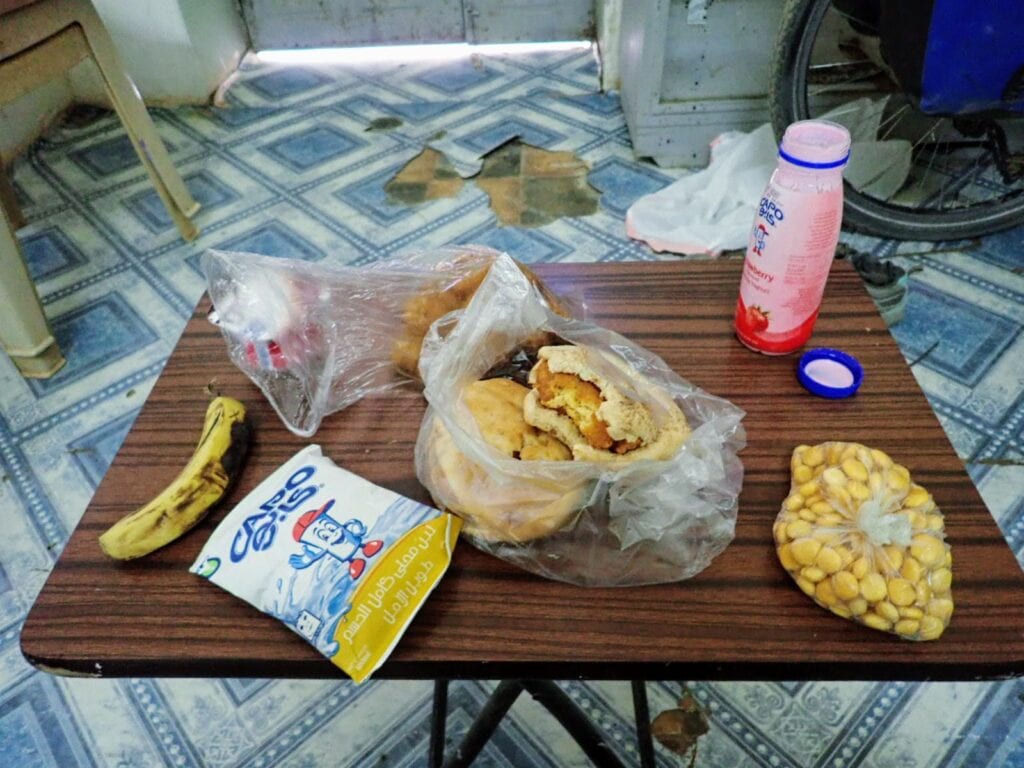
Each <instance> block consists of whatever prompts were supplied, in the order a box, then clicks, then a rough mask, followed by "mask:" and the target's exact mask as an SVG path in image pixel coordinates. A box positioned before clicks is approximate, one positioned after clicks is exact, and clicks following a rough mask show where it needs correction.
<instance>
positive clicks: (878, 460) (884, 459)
mask: <svg viewBox="0 0 1024 768" xmlns="http://www.w3.org/2000/svg"><path fill="white" fill-rule="evenodd" d="M871 460H872V461H873V462H874V463H875V466H876V467H878V468H879V469H888V468H889V467H891V466H892V459H890V458H889V456H888V454H886V453H884V452H883V451H880V450H878V449H877V448H872V449H871Z"/></svg>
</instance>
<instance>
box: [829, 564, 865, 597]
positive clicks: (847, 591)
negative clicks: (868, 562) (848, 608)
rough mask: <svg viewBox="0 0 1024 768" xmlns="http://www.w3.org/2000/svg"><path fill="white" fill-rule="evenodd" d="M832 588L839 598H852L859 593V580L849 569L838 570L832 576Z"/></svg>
mask: <svg viewBox="0 0 1024 768" xmlns="http://www.w3.org/2000/svg"><path fill="white" fill-rule="evenodd" d="M832 589H833V591H834V592H835V593H836V597H838V598H839V599H840V600H853V599H854V598H855V597H857V595H859V594H860V582H859V581H857V577H856V576H854V575H853V574H852V573H850V572H849V571H840V572H839V573H837V574H835V575H834V576H833V577H832Z"/></svg>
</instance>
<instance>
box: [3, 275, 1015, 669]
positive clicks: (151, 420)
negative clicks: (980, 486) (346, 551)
mask: <svg viewBox="0 0 1024 768" xmlns="http://www.w3.org/2000/svg"><path fill="white" fill-rule="evenodd" d="M739 270H740V262H738V261H714V262H696V263H695V262H686V263H683V262H676V263H656V264H646V263H631V264H614V265H612V264H599V265H582V264H579V265H577V264H571V265H570V264H565V265H561V264H559V265H545V266H542V267H539V268H538V272H539V273H540V274H542V275H543V276H544V277H545V278H547V279H548V280H549V281H550V283H551V284H552V286H553V287H554V288H555V289H556V290H567V289H574V290H577V291H582V292H583V294H584V295H585V296H586V300H587V302H588V304H589V306H590V311H591V313H592V317H593V319H594V320H595V321H596V322H598V323H601V324H603V325H605V326H607V327H609V328H612V329H614V330H616V331H619V332H620V333H623V334H625V335H626V336H628V337H630V338H631V339H633V340H635V341H637V342H639V343H640V344H643V345H644V346H646V347H647V348H648V349H650V350H652V351H654V352H656V353H657V354H659V355H661V356H662V357H663V358H664V359H665V360H666V361H667V362H668V363H669V365H671V366H672V367H673V368H674V369H675V370H676V371H678V372H679V373H680V374H681V375H682V376H683V377H684V378H687V379H689V380H690V381H692V382H694V383H696V384H697V385H699V386H701V387H703V388H704V389H706V390H708V391H709V392H712V393H714V394H717V395H720V396H722V397H725V398H728V399H729V400H731V401H732V402H734V403H736V404H737V405H739V406H741V407H742V408H744V409H745V410H746V411H747V417H746V419H745V421H744V424H745V426H746V429H747V436H748V446H747V448H746V450H745V451H744V452H743V453H742V454H741V457H742V459H743V462H744V465H745V467H746V478H745V480H744V486H743V493H742V496H741V498H740V509H739V521H738V524H737V527H736V539H735V541H734V542H733V543H732V544H731V545H730V546H729V547H728V549H726V550H725V552H724V553H723V554H722V555H720V556H719V557H718V558H717V559H716V560H715V561H714V563H712V565H711V566H710V567H709V568H708V569H707V570H705V571H704V572H702V573H701V574H699V575H698V576H697V577H696V578H693V579H691V580H689V581H685V582H681V583H676V584H666V585H662V586H654V587H641V588H630V589H584V588H579V587H572V586H568V585H565V584H561V583H556V582H552V581H546V580H543V579H541V578H538V577H536V576H533V575H530V574H528V573H524V572H522V571H519V570H517V569H515V568H514V567H512V566H510V565H507V564H505V563H503V562H501V561H499V560H496V559H494V558H492V557H490V556H488V555H485V554H483V553H481V552H479V551H477V550H475V549H473V548H472V547H471V546H469V545H467V544H465V543H463V544H462V545H460V546H459V547H458V548H457V550H456V552H455V556H454V559H453V562H452V565H451V569H450V571H449V573H448V574H447V576H446V577H445V579H444V580H443V582H442V584H441V585H440V587H439V588H438V589H437V591H436V592H435V593H434V594H433V596H432V597H431V598H430V599H429V600H428V602H427V604H426V605H425V607H424V608H423V609H422V611H421V612H420V614H419V615H418V616H417V618H416V619H415V621H414V622H413V624H412V626H411V627H410V628H409V631H408V632H407V633H406V635H405V637H404V638H403V639H402V641H401V642H400V643H399V645H398V647H397V648H396V650H395V651H394V653H393V654H392V656H391V658H390V660H389V661H388V662H387V663H386V664H385V665H384V666H383V667H382V668H381V669H380V670H379V671H378V672H377V674H376V677H378V678H434V679H439V678H491V679H493V678H526V677H537V678H548V679H564V678H572V677H585V678H593V679H634V680H639V679H652V680H661V679H700V678H705V679H882V680H894V679H902V680H923V679H946V680H952V679H957V680H967V679H975V678H989V677H1003V676H1010V675H1019V674H1021V673H1024V611H1022V610H1021V605H1022V604H1024V574H1022V572H1021V569H1020V567H1019V566H1018V564H1017V562H1016V560H1015V559H1014V558H1013V556H1012V554H1011V552H1010V549H1009V548H1008V547H1007V545H1006V543H1005V540H1004V538H1003V536H1002V535H1001V534H1000V531H999V529H998V528H997V527H996V524H995V523H994V521H993V519H992V516H991V515H990V513H989V512H988V511H987V509H986V508H985V505H984V503H982V501H981V499H980V498H979V496H978V493H977V491H976V490H975V488H974V486H973V484H972V483H971V481H970V479H969V478H968V476H967V474H966V473H965V471H964V467H963V464H962V462H961V461H960V459H959V458H957V456H956V453H955V452H954V451H953V449H952V447H951V446H950V444H949V441H948V440H947V439H946V435H945V433H944V432H943V430H942V427H941V426H940V425H939V423H938V421H937V420H936V418H935V415H934V413H933V412H932V409H931V408H930V407H929V405H928V403H927V401H926V400H925V398H924V395H923V394H922V393H921V390H920V388H919V387H918V386H917V384H916V382H915V381H914V378H913V376H912V374H911V372H910V370H909V368H908V367H907V365H906V363H905V362H904V360H903V358H902V356H901V355H900V352H899V350H898V349H897V347H896V345H895V344H894V343H893V340H892V338H891V337H890V335H889V333H888V331H887V330H886V327H885V324H884V323H883V322H882V320H881V318H880V317H879V315H878V312H877V311H876V309H875V307H874V304H873V303H872V302H871V300H870V299H869V297H868V296H867V294H866V292H865V291H864V289H863V287H862V285H861V281H860V279H859V278H858V276H857V275H856V273H855V272H854V270H853V269H852V268H851V267H850V265H849V264H847V263H846V262H837V263H836V265H835V268H834V269H833V273H832V276H831V278H830V280H829V284H828V288H827V290H826V296H825V302H824V309H823V311H822V314H821V317H820V319H819V321H818V326H817V331H816V333H815V336H814V338H813V344H814V345H815V346H834V347H841V348H843V349H845V350H846V351H848V352H850V353H852V354H854V355H855V356H857V357H858V358H859V359H860V360H861V362H862V363H863V365H864V368H865V370H866V376H865V380H864V384H863V386H862V387H861V390H860V392H859V393H858V394H857V395H856V397H854V398H852V399H850V400H846V401H839V402H830V401H826V400H821V399H818V398H815V397H813V396H811V395H810V394H808V393H807V392H805V391H804V390H803V389H802V388H801V387H800V385H799V384H798V382H797V380H796V377H795V375H794V366H795V362H796V358H795V357H792V356H790V357H778V358H772V357H765V356H762V355H758V354H754V353H752V352H750V351H748V350H747V349H745V348H744V347H742V346H741V345H740V344H739V343H738V342H737V341H736V340H735V338H734V336H733V334H732V329H731V318H732V311H733V307H734V302H735V300H736V291H737V286H738V280H739ZM214 378H216V380H217V386H218V388H219V389H220V390H221V391H222V392H224V393H225V394H231V395H233V396H236V397H239V398H240V399H242V400H243V401H245V402H246V403H247V404H248V406H249V408H250V411H251V413H252V418H253V421H254V423H255V425H256V436H255V441H254V445H253V450H252V454H251V458H250V460H249V463H248V466H247V468H246V470H245V472H244V474H243V476H242V478H241V481H240V483H239V485H238V487H236V488H235V490H234V491H233V493H232V494H231V498H229V499H228V501H227V503H226V504H225V505H224V506H222V507H221V508H220V509H218V510H216V511H215V512H214V513H212V514H211V515H210V516H209V517H208V518H207V520H206V521H204V522H203V523H202V524H201V525H200V526H199V527H198V528H197V529H196V530H195V531H193V532H192V533H190V534H189V535H188V536H186V537H185V538H183V539H181V540H180V541H178V542H176V543H174V544H172V545H171V546H168V547H166V548H165V549H164V550H161V551H159V552H157V553H156V554H154V555H152V556H150V557H147V558H145V559H144V560H142V561H139V562H133V563H127V564H122V563H115V562H113V561H111V560H108V559H107V558H106V557H105V556H104V555H103V554H102V553H101V552H100V549H99V547H98V545H97V543H96V537H97V536H98V535H99V534H100V533H101V532H102V531H103V530H105V529H106V528H107V527H108V526H109V525H111V524H112V523H113V522H114V521H115V520H116V519H118V518H119V517H121V516H122V515H123V514H125V513H126V512H128V511H130V510H132V509H134V508H135V507H137V506H138V505H140V504H141V503H143V502H144V501H146V500H147V499H149V498H150V497H151V496H152V495H154V494H155V493H157V492H158V491H159V490H160V489H161V488H162V487H163V485H164V484H165V483H166V482H167V481H168V480H169V479H170V478H171V477H173V476H174V474H175V473H176V472H177V470H178V469H179V468H180V466H181V465H182V463H183V462H184V460H185V458H186V457H187V456H188V455H189V454H190V452H191V450H192V447H193V445H194V443H195V440H196V438H197V435H198V430H199V426H200V424H201V422H202V415H203V412H204V410H205V408H206V403H207V394H206V391H205V387H206V384H207V382H209V381H210V380H211V379H214ZM423 406H424V402H423V399H422V397H421V395H420V394H419V393H418V392H417V391H415V390H414V389H408V390H405V391H399V392H394V393H392V394H388V395H386V396H382V397H377V398H371V399H367V400H363V401H362V402H360V403H357V404H356V405H354V406H352V407H350V408H349V409H347V410H346V411H344V412H342V413H338V414H335V415H334V416H331V417H329V418H328V419H326V420H325V422H324V425H323V427H322V428H321V429H320V431H319V432H318V433H317V435H316V441H317V442H319V443H320V444H321V445H322V446H323V447H324V451H325V453H326V454H328V455H329V456H331V457H332V458H334V459H335V460H336V461H337V462H338V463H340V464H341V465H343V466H344V467H346V468H348V469H350V470H352V471H354V472H357V473H359V474H361V475H363V476H364V477H367V478H369V479H371V480H373V481H374V482H377V483H380V484H381V485H384V486H387V487H389V488H391V489H393V490H395V491H398V492H399V493H403V494H406V495H408V496H411V497H413V498H417V499H421V500H424V501H426V500H428V497H427V495H426V493H425V491H424V490H423V488H422V487H420V485H419V484H418V483H417V481H416V479H415V477H414V474H413V464H412V455H413V452H412V447H413V442H414V440H415V438H416V432H417V429H418V427H419V423H420V418H421V415H422V413H423ZM830 439H837V440H853V441H859V442H865V443H868V444H870V445H873V446H876V447H878V448H881V449H883V450H885V451H887V452H889V453H890V454H891V455H892V456H893V457H894V458H896V459H897V460H898V461H900V462H904V463H906V464H907V465H908V466H909V467H910V468H911V470H912V472H913V475H914V478H915V479H916V480H917V481H918V482H920V483H921V484H923V485H924V486H925V487H927V488H928V489H929V490H930V491H931V492H932V493H933V494H934V496H935V499H936V501H937V502H938V504H939V505H940V507H941V508H942V510H943V512H944V513H945V516H946V529H947V533H948V536H949V540H950V541H951V543H952V547H953V554H954V558H955V560H954V576H955V580H954V585H953V594H954V598H955V601H956V611H955V613H954V615H953V621H952V624H951V625H950V627H949V629H948V630H947V632H946V634H945V635H944V636H943V637H942V638H941V639H940V640H938V641H936V642H928V643H910V642H905V641H901V640H899V639H897V638H895V637H894V636H891V635H888V634H883V633H880V632H876V631H873V630H870V629H867V628H865V627H862V626H858V625H855V624H853V623H851V622H847V621H844V620H842V619H839V618H837V617H835V616H833V615H831V614H829V613H827V612H826V611H824V610H823V609H821V608H819V607H818V606H816V605H814V604H813V603H812V602H811V601H810V600H809V599H807V598H806V597H805V596H804V595H803V594H802V593H801V592H800V591H799V590H798V589H797V588H796V586H795V585H794V583H793V582H792V580H791V579H790V577H789V576H788V575H787V574H786V573H785V571H783V569H782V567H781V566H780V565H779V563H778V561H777V559H776V556H775V552H774V548H773V546H772V536H771V524H772V521H773V520H774V519H775V516H776V514H777V512H778V510H779V507H780V504H781V502H782V499H783V498H784V497H785V496H786V493H787V490H788V488H789V455H790V451H791V450H792V449H793V447H794V446H795V445H797V444H800V443H817V442H820V441H824V440H830ZM304 444H305V441H303V440H301V439H299V438H297V437H295V436H294V435H292V434H291V433H289V432H288V431H287V430H286V429H285V428H284V426H283V425H282V424H281V422H280V421H279V420H278V418H277V417H276V416H275V415H274V413H273V412H272V411H271V409H270V407H269V405H268V404H267V402H266V401H265V400H264V398H263V397H262V396H261V395H260V393H259V392H258V391H257V390H256V388H255V387H254V386H252V385H251V384H250V383H249V381H248V380H247V379H246V378H245V377H244V376H243V375H242V374H241V373H240V372H239V371H237V370H236V369H235V368H234V367H232V366H231V365H230V363H229V362H228V358H227V354H226V351H225V345H224V341H223V340H222V338H221V336H220V333H219V331H217V329H216V328H214V327H212V326H211V325H209V324H208V323H207V321H206V319H205V302H204V304H202V305H201V306H200V307H199V309H198V310H197V313H196V314H195V316H194V317H193V318H192V320H191V321H190V322H189V324H188V327H187V328H186V331H185V334H184V336H183V337H182V339H181V341H180V343H179V344H178V346H177V348H176V349H175V351H174V353H173V354H172V356H171V358H170V361H169V362H168V364H167V367H166V368H165V370H164V372H163V374H162V375H161V377H160V380H159V381H158V382H157V384H156V386H155V387H154V389H153V392H152V394H151V395H150V397H149V399H148V400H147V402H146V405H145V407H144V408H143V410H142V413H141V414H140V415H139V418H138V420H137V421H136V422H135V426H134V427H133V428H132V430H131V432H130V434H129V435H128V438H127V439H126V440H125V443H124V446H123V447H122V448H121V451H120V452H119V453H118V455H117V458H116V459H115V460H114V463H113V465H112V466H111V468H110V471H109V472H108V473H107V475H106V477H105V478H104V480H103V482H102V484H101V485H100V488H99V490H98V491H97V492H96V495H95V497H94V498H93V500H92V502H91V503H90V505H89V508H88V509H87V510H86V512H85V515H84V517H83V518H82V521H81V523H80V524H79V526H78V528H77V529H76V530H75V532H74V534H73V535H72V537H71V539H70V541H69V542H68V545H67V547H66V548H65V550H64V552H63V554H62V555H61V557H60V560H59V561H58V563H57V565H56V567H55V569H54V571H53V573H52V575H51V576H50V578H49V581H48V582H47V583H46V586H45V587H44V589H43V591H42V593H41V594H40V596H39V598H38V600H37V601H36V604H35V606H34V607H33V609H32V611H31V612H30V614H29V617H28V620H27V621H26V623H25V627H24V630H23V632H22V649H23V651H24V653H25V655H26V656H27V657H28V659H29V660H30V661H31V662H32V663H34V664H36V665H37V666H40V667H43V668H45V669H48V670H49V671H52V672H64V673H78V674H91V675H95V674H102V675H105V676H107V675H109V676H125V675H144V676H158V677H163V676H261V677H331V676H333V675H339V674H341V673H340V672H339V671H338V670H336V669H335V668H334V667H333V666H332V665H331V664H330V663H329V662H328V661H327V660H325V659H324V658H323V657H321V656H320V655H319V654H318V653H317V652H316V651H314V650H313V648H312V647H310V646H309V645H307V644H306V643H305V642H304V641H303V640H302V639H301V638H300V637H298V636H297V635H295V634H293V633H292V632H291V631H289V630H288V629H287V628H285V626H284V625H282V624H280V623H279V622H278V621H276V620H275V619H272V618H269V617H267V616H265V615H263V614H261V613H259V612H258V611H256V610H255V609H253V608H251V607H250V606H249V605H247V604H246V603H244V602H242V601H241V600H239V599H237V598H235V597H233V596H231V595H229V594H228V593H226V592H223V591H222V590H220V589H219V588H217V587H216V586H214V585H212V584H210V583H208V582H206V581H205V580H203V579H201V578H198V577H196V576H193V575H191V574H190V573H188V570H187V569H188V567H189V565H190V564H191V563H192V562H193V560H194V558H195V557H196V555H197V553H198V552H199V550H200V548H201V546H202V544H203V542H204V541H205V540H206V538H207V536H208V535H209V534H210V532H211V531H212V530H213V528H214V526H216V525H217V523H218V522H219V521H220V520H221V519H222V518H223V516H224V515H225V514H226V512H227V510H229V509H230V508H231V507H232V505H233V503H234V502H235V501H237V500H239V499H241V498H242V497H243V496H244V495H245V494H246V493H248V492H249V490H251V489H252V488H253V487H254V486H255V485H256V484H257V483H258V482H259V481H260V480H262V479H263V478H264V477H266V476H267V474H269V473H270V471H271V470H272V469H273V468H276V467H277V466H279V465H280V464H281V463H282V462H284V461H285V460H286V459H288V458H289V457H290V456H291V455H292V454H294V453H295V452H296V451H297V450H298V449H299V448H300V447H301V446H302V445H304Z"/></svg>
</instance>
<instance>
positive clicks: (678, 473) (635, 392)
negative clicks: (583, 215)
mask: <svg viewBox="0 0 1024 768" xmlns="http://www.w3.org/2000/svg"><path fill="white" fill-rule="evenodd" d="M538 331H545V332H549V333H552V334H554V335H555V336H557V337H559V338H560V339H561V340H562V343H568V344H574V345H578V346H582V347H584V348H585V349H586V350H587V355H588V357H589V358H590V360H591V362H592V363H593V365H594V366H595V367H600V368H601V369H602V373H603V374H604V375H606V376H607V377H609V378H610V379H614V381H615V382H616V384H617V385H618V387H619V389H620V390H622V391H625V392H627V393H629V394H630V395H631V396H633V397H635V398H637V399H638V400H639V401H642V402H644V403H645V404H646V405H647V406H648V407H649V408H650V411H651V413H652V414H653V416H654V418H655V420H658V419H659V418H660V417H659V411H660V410H662V409H664V408H666V402H668V401H670V402H673V403H675V405H677V406H678V407H679V409H681V410H682V412H683V414H684V415H685V418H686V421H687V422H688V423H689V427H690V428H691V429H692V432H691V433H690V435H689V437H688V438H687V439H686V441H685V442H684V443H683V445H682V447H681V448H680V449H679V450H678V451H677V452H676V453H675V454H674V455H673V456H672V457H671V458H669V459H666V460H637V461H632V462H624V461H622V462H620V461H611V462H602V461H581V460H532V461H524V460H521V459H516V458H513V457H512V456H507V455H505V454H503V453H501V452H499V451H498V450H496V449H494V448H493V447H492V446H491V445H490V444H488V443H487V442H486V441H485V440H484V439H483V438H482V437H481V433H480V429H479V426H478V424H477V421H476V419H475V418H474V416H473V415H472V414H471V413H470V411H469V408H468V407H467V405H466V402H465V397H464V393H465V392H466V391H467V389H466V388H467V387H469V386H470V385H471V384H473V383H474V382H477V381H478V380H480V379H481V378H483V377H484V376H486V375H487V374H488V372H489V371H490V372H493V371H503V370H504V367H505V365H506V363H507V361H508V360H510V359H514V358H515V357H516V356H517V353H518V351H519V346H520V342H521V340H522V339H525V338H529V337H530V336H532V335H533V334H536V333H537V332H538ZM420 371H421V372H422V374H423V377H424V394H425V396H426V398H427V401H428V402H429V407H428V410H427V412H426V414H425V416H424V420H423V423H422V426H421V429H420V433H419V437H418V439H417V444H416V472H417V476H418V478H419V480H420V482H421V483H423V485H424V486H426V488H427V489H428V490H429V491H430V492H431V495H432V496H433V498H434V499H435V501H436V502H437V503H438V504H439V505H441V506H443V507H445V508H448V509H449V510H451V511H453V512H456V513H457V514H461V516H462V517H463V518H464V520H465V523H464V528H463V536H464V537H467V538H468V539H469V540H470V541H471V542H472V543H473V544H474V545H475V546H476V547H478V548H480V549H482V550H484V551H486V552H489V553H491V554H493V555H495V556H497V557H499V558H502V559H504V560H507V561H509V562H512V563H515V564H516V565H518V566H520V567H522V568H524V569H526V570H528V571H532V572H534V573H537V574H540V575H542V576H545V577H548V578H553V579H558V580H562V581H567V582H570V583H574V584H580V585H587V586H626V585H637V584H653V583H661V582H671V581H678V580H681V579H685V578H688V577H691V576H693V575H694V574H696V573H698V572H699V571H701V570H702V569H704V568H705V567H707V565H708V564H709V563H710V562H711V560H712V559H713V558H714V557H715V556H716V555H717V554H719V553H720V552H721V551H722V550H723V549H724V548H725V547H726V546H727V545H728V543H729V542H730V541H731V540H732V538H733V535H734V529H735V521H736V510H737V497H738V495H739V491H740V487H741V484H742V479H743V467H742V464H741V463H740V460H739V458H738V456H737V452H738V451H739V450H740V449H742V447H743V446H744V444H745V434H744V431H743V427H742V425H741V420H742V418H743V415H744V414H743V411H741V410H740V409H739V408H737V407H736V406H734V405H732V404H731V403H729V402H728V401H726V400H723V399H721V398H718V397H715V396H713V395H710V394H708V393H706V392H704V391H702V390H701V389H699V388H697V387H695V386H693V385H692V384H690V383H688V382H686V381H684V380H683V379H681V378H680V377H679V376H678V375H677V374H675V373H674V372H673V371H672V370H671V369H670V368H669V367H668V366H667V365H666V364H665V363H664V361H662V360H661V359H660V358H659V357H657V356H656V355H653V354H651V353H650V352H648V351H647V350H645V349H643V348H642V347H639V346H637V345H636V344H633V343H632V342H630V341H629V340H628V339H625V338H624V337H622V336H620V335H618V334H616V333H614V332H612V331H609V330H606V329H604V328H600V327H598V326H595V325H592V324H589V323H586V322H584V321H580V320H570V319H566V318H563V317H560V316H559V315H557V314H555V313H553V312H552V311H551V310H550V309H549V308H548V307H547V306H546V305H545V304H544V303H543V302H542V301H541V299H540V297H539V295H538V294H537V292H536V291H535V290H533V289H532V287H531V286H530V284H529V282H527V280H526V279H524V277H523V275H522V274H521V273H520V272H519V271H518V270H517V269H516V268H515V264H514V262H512V261H511V260H510V259H508V257H504V256H503V257H500V258H499V259H498V260H497V261H496V262H495V264H494V266H493V267H492V268H491V270H490V272H489V274H488V276H487V279H486V280H485V281H484V282H483V284H482V285H481V286H480V288H479V290H478V291H477V293H476V296H475V297H474V298H473V300H472V301H471V302H470V303H469V305H468V306H467V307H466V309H465V310H463V311H461V312H456V313H452V314H451V315H448V316H447V317H446V318H444V319H442V320H440V321H438V322H437V323H435V325H434V326H433V327H432V329H431V332H430V333H429V334H428V336H427V338H426V340H425V342H424V346H423V356H422V358H421V360H420ZM666 398H667V400H666Z"/></svg>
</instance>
